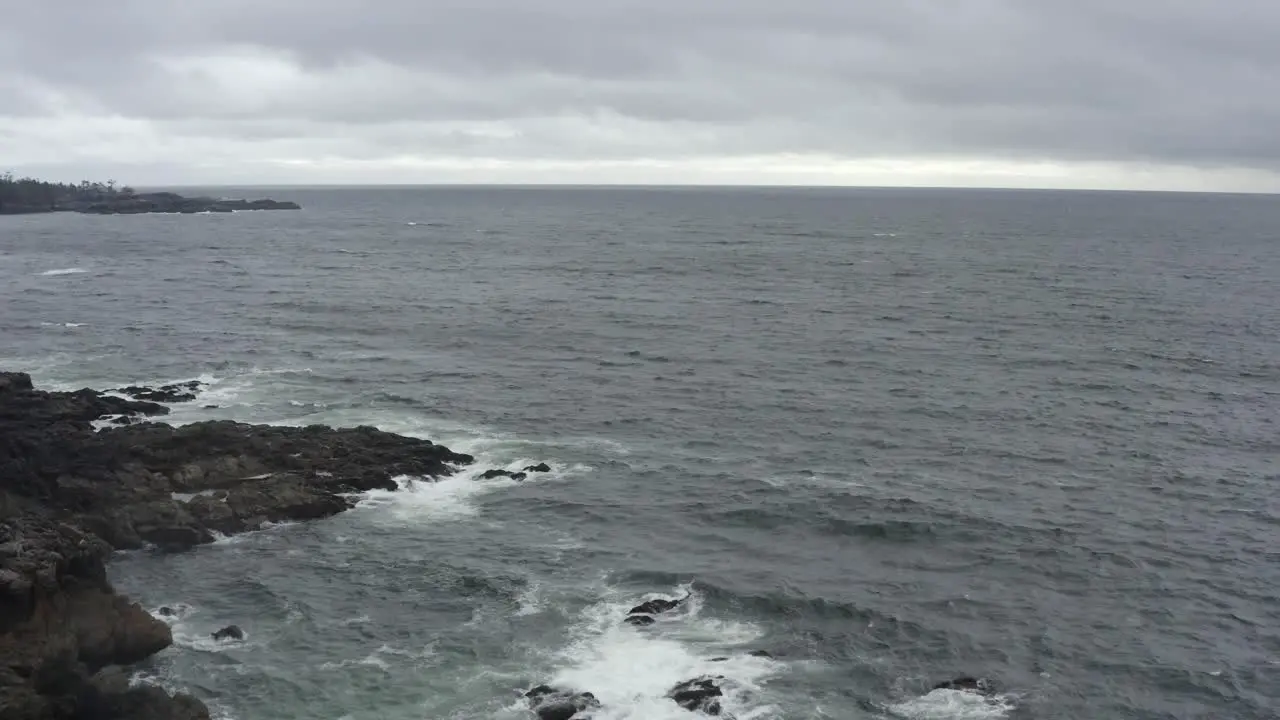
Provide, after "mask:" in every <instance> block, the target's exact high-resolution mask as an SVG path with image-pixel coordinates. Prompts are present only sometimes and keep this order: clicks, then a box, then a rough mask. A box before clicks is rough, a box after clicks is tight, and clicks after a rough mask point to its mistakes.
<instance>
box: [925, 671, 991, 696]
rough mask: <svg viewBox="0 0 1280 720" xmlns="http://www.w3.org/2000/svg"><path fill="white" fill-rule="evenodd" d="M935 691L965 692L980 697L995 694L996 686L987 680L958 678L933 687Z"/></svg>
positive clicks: (966, 677)
mask: <svg viewBox="0 0 1280 720" xmlns="http://www.w3.org/2000/svg"><path fill="white" fill-rule="evenodd" d="M933 689H934V690H963V691H965V692H972V693H977V694H979V695H993V694H995V685H994V684H993V683H992V682H991V681H990V680H988V679H987V678H975V677H968V676H964V677H958V678H952V679H951V680H944V681H942V682H940V683H938V684H937V685H934V686H933Z"/></svg>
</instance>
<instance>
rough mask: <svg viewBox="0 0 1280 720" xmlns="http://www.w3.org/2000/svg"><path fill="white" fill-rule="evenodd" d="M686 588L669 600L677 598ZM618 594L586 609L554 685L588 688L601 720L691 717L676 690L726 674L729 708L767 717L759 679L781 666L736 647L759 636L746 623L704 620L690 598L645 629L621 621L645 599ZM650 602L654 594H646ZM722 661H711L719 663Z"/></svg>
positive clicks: (744, 717) (743, 716) (746, 719)
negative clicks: (672, 692) (674, 695)
mask: <svg viewBox="0 0 1280 720" xmlns="http://www.w3.org/2000/svg"><path fill="white" fill-rule="evenodd" d="M687 592H689V590H688V588H677V589H676V590H675V592H673V593H671V594H669V595H665V597H668V598H674V597H680V596H682V595H684V594H685V593H687ZM614 595H615V597H614V598H612V599H610V600H607V601H605V602H602V603H599V604H597V605H594V606H592V607H590V608H588V609H587V611H586V612H585V613H584V616H583V621H582V622H581V623H580V624H579V625H578V626H577V627H576V628H575V629H574V630H573V631H571V633H572V634H573V635H574V636H576V637H575V640H574V641H573V642H572V643H571V644H570V645H569V646H568V647H566V648H564V649H563V650H561V651H560V652H559V653H557V660H558V661H559V662H558V663H557V664H559V665H560V669H559V670H558V671H557V672H555V673H554V674H553V676H552V677H551V678H549V680H548V682H549V684H551V685H553V686H557V687H565V688H573V689H576V690H580V691H590V692H591V693H593V694H595V696H596V697H597V698H599V700H600V702H601V705H602V707H601V708H600V710H599V711H596V712H595V713H593V715H592V717H593V718H596V719H597V720H641V719H648V720H668V719H670V720H688V718H689V717H690V715H689V713H688V711H686V710H684V709H682V708H681V707H680V706H678V705H676V704H675V703H674V702H672V701H671V699H670V698H668V697H667V693H668V692H670V690H671V688H673V687H675V686H676V685H677V684H679V683H681V682H684V681H686V680H692V679H695V678H698V677H702V676H708V675H710V676H723V677H724V678H725V680H724V681H723V685H722V687H723V690H724V693H725V697H724V698H723V699H722V700H723V705H724V708H725V710H726V711H727V712H729V713H732V714H733V715H734V716H735V717H737V718H740V720H752V719H754V718H763V717H768V716H770V714H771V713H773V712H774V711H775V708H773V707H771V706H769V705H768V704H767V703H766V702H763V701H762V697H761V695H762V686H761V683H762V681H763V680H764V679H765V678H767V677H769V676H771V675H773V674H774V673H775V672H776V671H777V670H778V666H779V663H778V661H776V660H773V659H769V658H759V657H753V656H750V655H747V654H745V653H744V652H742V651H740V650H734V649H726V648H736V647H738V646H741V645H742V644H744V643H747V642H750V641H751V640H754V639H756V638H758V637H759V636H760V634H761V631H760V630H759V629H758V628H757V627H756V626H754V625H751V624H747V623H737V622H728V621H723V620H717V619H715V618H707V617H703V616H702V609H703V608H702V602H701V598H700V596H699V595H698V594H696V593H693V594H692V595H691V596H690V599H689V601H688V602H686V603H684V604H683V605H682V606H681V607H680V608H679V609H678V610H676V611H673V612H670V613H664V614H663V615H662V616H660V618H661V619H660V621H659V622H658V623H657V624H655V625H652V626H649V627H645V628H635V627H632V626H631V625H628V624H626V623H624V622H622V619H623V618H624V617H625V616H626V612H627V610H629V609H630V608H631V607H633V606H634V605H635V604H636V603H637V602H639V601H640V600H642V599H644V598H637V597H635V596H630V597H627V596H624V595H623V594H622V593H620V592H615V593H614ZM646 597H656V596H655V595H649V596H646ZM717 657H719V658H727V659H721V660H719V661H715V662H713V660H714V659H716V658H717Z"/></svg>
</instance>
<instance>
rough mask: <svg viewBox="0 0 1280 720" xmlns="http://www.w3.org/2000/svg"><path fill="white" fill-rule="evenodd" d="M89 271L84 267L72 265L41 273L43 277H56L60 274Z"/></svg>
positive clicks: (75, 273) (77, 273) (76, 273)
mask: <svg viewBox="0 0 1280 720" xmlns="http://www.w3.org/2000/svg"><path fill="white" fill-rule="evenodd" d="M87 272H89V271H88V270H85V269H84V268H78V267H71V268H57V269H55V270H45V271H44V272H42V273H39V274H40V276H41V277H56V276H58V275H79V274H81V273H87Z"/></svg>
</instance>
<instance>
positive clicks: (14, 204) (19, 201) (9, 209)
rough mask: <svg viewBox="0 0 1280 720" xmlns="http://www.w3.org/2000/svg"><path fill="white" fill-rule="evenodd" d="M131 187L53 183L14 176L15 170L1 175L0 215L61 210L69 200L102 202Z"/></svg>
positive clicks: (114, 182) (83, 182)
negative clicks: (118, 187)
mask: <svg viewBox="0 0 1280 720" xmlns="http://www.w3.org/2000/svg"><path fill="white" fill-rule="evenodd" d="M122 192H127V193H128V194H132V188H124V189H123V190H117V189H116V181H115V180H109V181H107V183H106V184H103V183H97V182H89V181H88V180H82V181H81V182H80V183H79V184H78V185H72V184H69V183H51V182H45V181H43V180H37V179H35V178H30V177H22V178H19V177H15V176H14V174H13V173H12V172H5V173H2V174H0V215H11V214H16V213H38V212H50V211H52V210H58V209H60V207H61V206H62V205H65V204H67V203H83V202H101V201H105V200H110V199H112V198H114V197H116V196H118V195H119V194H121V193H122Z"/></svg>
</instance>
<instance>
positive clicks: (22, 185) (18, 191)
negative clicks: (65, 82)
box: [0, 174, 302, 215]
mask: <svg viewBox="0 0 1280 720" xmlns="http://www.w3.org/2000/svg"><path fill="white" fill-rule="evenodd" d="M301 209H302V206H300V205H298V204H297V203H296V202H291V201H280V200H272V199H269V198H263V199H259V200H243V199H232V198H214V197H205V196H200V197H186V196H183V195H179V194H178V193H174V192H144V193H140V192H136V191H134V189H133V188H130V187H122V188H117V187H116V184H115V182H114V181H111V182H108V183H106V184H103V183H90V182H87V181H86V182H82V183H80V184H79V185H70V184H63V183H49V182H43V181H40V180H36V179H34V178H21V179H15V178H14V177H13V175H9V174H6V175H0V215H32V214H42V213H53V212H78V213H85V214H91V215H137V214H142V213H175V214H187V215H190V214H195V213H225V212H236V211H239V210H301Z"/></svg>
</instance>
